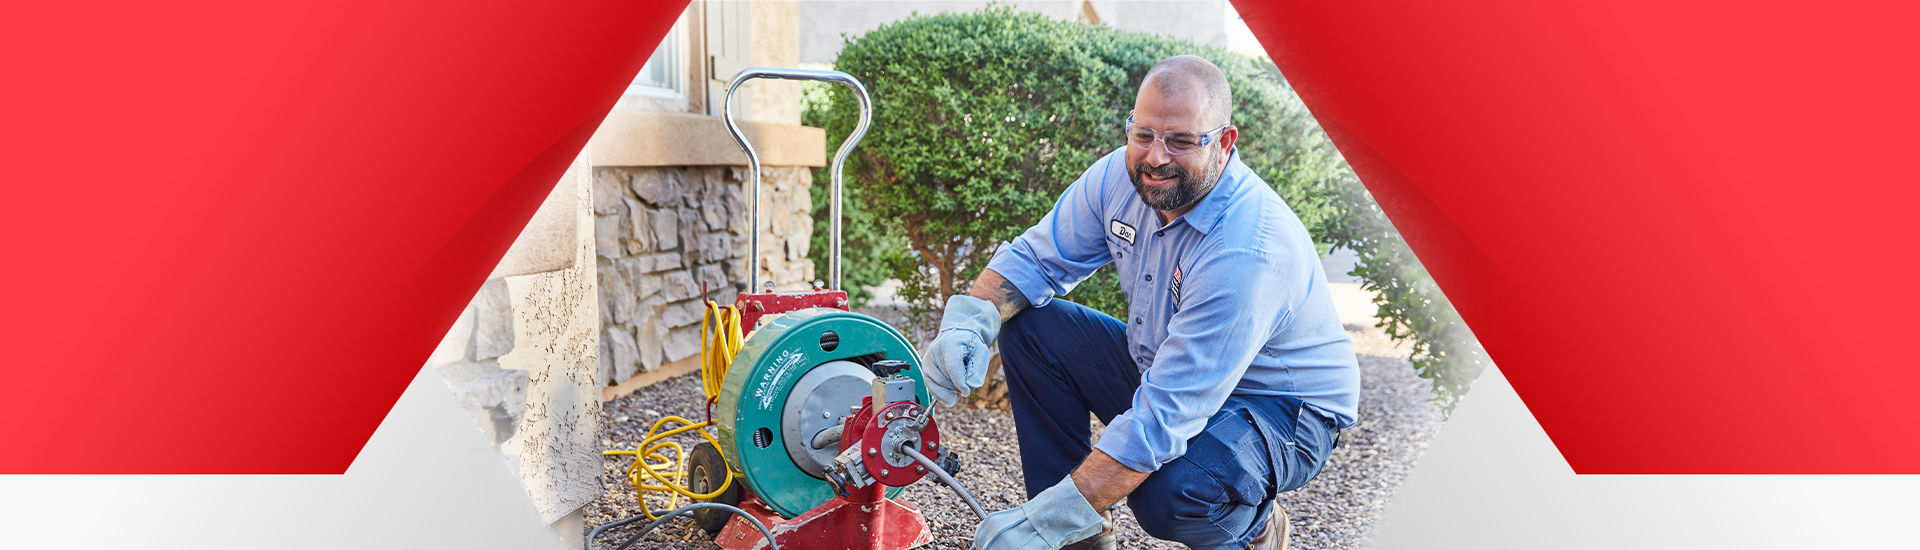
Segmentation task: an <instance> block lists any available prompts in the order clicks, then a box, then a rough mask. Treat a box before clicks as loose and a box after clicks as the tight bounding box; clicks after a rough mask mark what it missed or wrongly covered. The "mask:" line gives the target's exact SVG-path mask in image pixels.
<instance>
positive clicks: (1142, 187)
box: [1127, 150, 1221, 210]
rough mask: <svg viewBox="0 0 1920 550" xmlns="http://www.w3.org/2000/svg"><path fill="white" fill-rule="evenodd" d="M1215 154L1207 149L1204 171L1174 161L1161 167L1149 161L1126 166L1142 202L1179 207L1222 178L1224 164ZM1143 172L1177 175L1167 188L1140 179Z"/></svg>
mask: <svg viewBox="0 0 1920 550" xmlns="http://www.w3.org/2000/svg"><path fill="white" fill-rule="evenodd" d="M1213 155H1214V152H1213V151H1212V150H1208V151H1207V153H1206V156H1207V160H1206V162H1205V163H1204V165H1205V166H1207V169H1206V173H1205V174H1200V175H1197V176H1196V175H1194V174H1193V173H1191V172H1188V171H1187V169H1185V168H1182V167H1180V165H1178V164H1174V163H1171V162H1169V163H1167V164H1165V165H1163V166H1159V167H1152V166H1147V164H1146V163H1144V162H1141V163H1135V164H1134V165H1133V166H1131V167H1129V168H1128V169H1127V177H1128V179H1131V180H1133V191H1134V193H1138V194H1139V195H1140V202H1144V203H1147V206H1150V207H1153V209H1154V210H1179V209H1180V208H1181V207H1184V206H1187V205H1190V204H1193V203H1194V201H1197V200H1200V197H1203V196H1206V194H1207V192H1208V191H1212V190H1213V186H1214V184H1215V183H1218V182H1219V181H1220V168H1221V167H1220V166H1219V163H1217V162H1214V161H1215V159H1214V158H1213ZM1142 175H1150V176H1153V177H1157V178H1174V181H1173V185H1172V186H1171V187H1167V188H1164V189H1153V188H1148V187H1147V185H1146V183H1145V182H1144V181H1142V179H1141V176H1142Z"/></svg>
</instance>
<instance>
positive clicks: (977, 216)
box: [803, 6, 1477, 407]
mask: <svg viewBox="0 0 1920 550" xmlns="http://www.w3.org/2000/svg"><path fill="white" fill-rule="evenodd" d="M1181 54H1191V55H1198V56H1200V57H1203V58H1206V59H1207V60H1209V61H1212V62H1213V63H1214V64H1216V65H1219V66H1220V68H1221V69H1222V70H1223V71H1225V72H1226V74H1227V79H1228V83H1229V85H1230V86H1231V87H1232V89H1233V97H1234V114H1233V123H1234V125H1235V126H1238V127H1239V128H1240V136H1241V137H1240V140H1239V142H1238V144H1237V146H1238V148H1239V152H1240V157H1241V160H1242V161H1243V162H1245V163H1246V164H1247V165H1248V166H1249V167H1251V168H1252V169H1253V170H1254V171H1255V172H1256V173H1258V174H1259V175H1260V176H1261V177H1262V178H1263V179H1265V180H1266V181H1267V182H1268V183H1269V184H1271V185H1273V187H1274V189H1275V190H1276V191H1278V192H1279V194H1280V196H1281V197H1282V198H1283V199H1284V200H1286V202H1287V204H1288V205H1289V206H1290V207H1292V208H1293V210H1294V212H1295V213H1296V214H1298V215H1299V216H1300V219H1301V221H1302V222H1304V223H1305V224H1306V225H1307V227H1308V229H1309V230H1311V231H1313V233H1314V235H1315V236H1316V239H1318V240H1319V241H1320V242H1319V245H1320V248H1321V250H1322V251H1323V252H1324V251H1325V250H1326V249H1327V247H1328V246H1329V245H1336V244H1337V245H1343V246H1347V247H1349V248H1353V249H1354V250H1356V251H1359V252H1361V268H1360V269H1359V270H1356V273H1355V274H1356V275H1358V276H1360V277H1362V278H1363V279H1365V280H1366V281H1367V284H1368V285H1369V287H1371V288H1373V289H1375V290H1378V291H1381V296H1382V300H1383V301H1385V302H1387V303H1384V304H1383V305H1382V307H1381V313H1382V315H1383V318H1382V320H1381V323H1380V326H1382V327H1385V328H1387V330H1388V332H1389V333H1390V334H1392V335H1393V336H1394V337H1395V338H1398V339H1410V340H1413V341H1414V342H1415V344H1414V347H1415V357H1414V361H1415V364H1416V368H1417V369H1421V372H1422V375H1423V376H1427V377H1428V378H1429V379H1431V380H1434V381H1435V389H1436V391H1437V392H1438V393H1439V394H1440V395H1441V396H1442V398H1441V401H1442V404H1443V406H1447V407H1450V406H1451V403H1452V402H1453V400H1455V399H1457V392H1458V390H1463V389H1464V388H1465V385H1464V383H1463V381H1470V380H1471V377H1464V378H1463V376H1464V374H1460V375H1456V374H1455V373H1453V372H1452V371H1451V370H1450V368H1451V367H1449V366H1448V365H1449V364H1450V363H1449V361H1450V360H1451V359H1452V357H1454V356H1455V355H1458V354H1460V353H1461V352H1459V351H1457V350H1459V349H1461V348H1459V347H1458V346H1456V345H1452V344H1445V343H1439V342H1438V341H1437V340H1435V341H1428V340H1426V338H1429V337H1434V338H1438V337H1440V336H1441V335H1448V334H1454V333H1458V332H1464V331H1461V330H1455V329H1453V328H1449V327H1454V326H1458V325H1459V324H1458V322H1457V317H1453V316H1451V314H1452V310H1451V308H1450V307H1448V306H1447V305H1446V303H1445V301H1444V298H1442V299H1440V300H1434V299H1433V298H1434V297H1437V296H1439V294H1438V292H1437V291H1432V292H1428V291H1414V290H1408V291H1405V292H1402V291H1401V290H1400V289H1402V288H1409V289H1411V288H1415V287H1418V288H1422V289H1430V287H1431V283H1430V282H1428V283H1425V285H1426V286H1424V287H1422V286H1420V284H1419V283H1417V282H1414V281H1424V280H1426V279H1425V272H1424V271H1423V270H1421V269H1420V267H1419V264H1418V262H1417V261H1413V259H1412V258H1413V257H1412V254H1410V253H1407V254H1397V253H1395V252H1393V251H1395V250H1399V249H1404V248H1405V245H1404V244H1402V243H1400V241H1399V238H1398V235H1397V234H1394V233H1393V232H1392V226H1391V225H1387V224H1385V222H1384V218H1383V217H1380V216H1379V214H1378V208H1377V207H1374V206H1373V203H1372V200H1371V198H1370V197H1369V196H1368V195H1367V194H1366V192H1365V190H1364V188H1362V187H1361V186H1360V185H1359V183H1358V180H1357V179H1355V178H1353V176H1352V171H1351V170H1350V169H1349V168H1348V167H1347V166H1346V164H1345V163H1344V162H1343V161H1341V160H1340V157H1339V154H1338V153H1337V152H1336V151H1334V149H1333V147H1332V145H1331V144H1330V143H1329V142H1328V141H1327V139H1326V136H1325V135H1324V134H1323V133H1322V132H1321V131H1320V129H1319V126H1318V125H1317V124H1316V123H1315V122H1314V120H1313V118H1312V116H1311V115H1310V114H1309V113H1308V112H1307V110H1306V108H1305V106H1304V105H1303V104H1302V103H1301V102H1300V100H1299V98H1298V97H1297V96H1295V95H1294V93H1293V91H1292V90H1291V89H1290V88H1289V87H1288V86H1287V84H1286V83H1285V81H1284V80H1282V79H1281V78H1280V75H1279V73H1278V71H1277V69H1275V68H1274V66H1273V63H1271V62H1270V61H1267V60H1265V59H1256V58H1250V57H1247V56H1243V55H1239V54H1235V53H1232V52H1228V51H1226V50H1223V49H1219V48H1213V47H1207V46H1202V45H1198V44H1194V43H1192V42H1190V41H1185V40H1177V39H1171V38H1166V37H1162V36H1158V35H1152V34H1146V33H1138V32H1129V31H1121V30H1116V29H1112V28H1109V27H1101V26H1089V25H1083V24H1079V23H1071V22H1065V21H1056V20H1052V19H1049V18H1046V17H1044V16H1041V15H1039V14H1034V13H1019V12H1016V11H1014V10H1013V9H1012V8H1011V7H1006V6H998V7H990V8H986V9H984V10H981V11H976V12H971V13H954V14H940V15H931V16H916V17H913V18H910V19H907V20H903V21H899V22H896V23H893V24H889V25H886V26H883V27H881V28H879V29H875V30H874V31H872V32H869V33H867V34H865V35H863V36H859V37H853V38H849V39H848V40H847V43H846V46H845V48H843V49H842V50H841V53H840V57H839V59H837V60H836V61H835V64H834V66H835V68H836V69H838V70H841V71H846V72H847V73H850V74H852V75H854V76H855V77H857V78H859V79H860V80H861V82H863V83H864V84H865V85H866V86H867V89H868V90H869V92H870V93H871V95H872V99H873V106H874V113H873V124H872V127H871V128H870V129H869V130H868V132H867V135H866V138H865V139H864V140H863V141H862V142H861V144H860V146H859V148H857V149H855V151H854V155H853V156H852V158H850V159H849V160H848V168H847V170H848V171H847V174H846V184H847V189H846V196H845V211H846V213H847V225H846V229H845V235H846V237H847V242H846V249H845V252H844V255H845V259H846V261H845V262H844V264H843V276H844V278H845V284H846V286H847V287H848V289H849V290H850V291H852V292H854V294H855V296H854V298H855V303H862V302H863V301H864V300H865V299H866V298H867V296H866V294H865V292H864V288H863V287H865V286H872V285H878V284H880V283H881V282H882V281H885V280H887V279H890V278H891V279H899V280H900V281H902V282H903V283H904V284H903V287H902V288H901V292H900V295H901V297H902V298H903V299H905V300H906V301H908V303H909V308H908V309H909V317H910V318H911V319H913V320H914V323H915V325H917V327H916V328H918V329H919V330H914V331H912V332H916V333H920V334H925V333H926V332H925V329H927V328H929V327H930V326H931V325H932V324H933V323H935V322H937V318H936V316H937V314H938V312H939V310H940V306H941V304H943V303H944V302H945V299H946V297H947V296H949V295H952V294H956V293H964V292H966V291H967V284H968V283H969V282H971V281H972V280H973V278H974V277H976V276H977V275H978V274H979V272H980V270H981V269H982V268H984V267H985V265H986V262H987V260H988V259H989V258H990V257H991V256H992V253H993V250H994V248H995V247H996V246H997V245H998V243H1000V242H1003V241H1007V240H1010V239H1012V238H1014V237H1016V236H1018V235H1019V234H1020V233H1021V232H1022V231H1024V230H1025V229H1026V228H1027V227H1029V226H1031V225H1033V223H1035V222H1037V221H1038V220H1039V219H1040V217H1041V216H1044V215H1045V214H1046V212H1047V211H1048V209H1049V208H1051V207H1052V205H1053V202H1054V201H1055V199H1057V198H1058V197H1059V195H1060V193H1061V192H1062V191H1064V190H1065V189H1066V187H1067V185H1069V184H1071V183H1072V182H1073V181H1074V179H1076V178H1078V177H1079V175H1080V173H1081V172H1082V171H1084V170H1086V169H1087V168H1088V167H1089V165H1091V164H1092V163H1093V161H1094V160H1096V159H1098V158H1099V157H1101V156H1102V155H1105V154H1107V153H1108V152H1111V151H1112V150H1114V149H1115V148H1118V147H1120V146H1122V145H1123V144H1124V140H1123V139H1122V129H1123V126H1124V119H1125V118H1126V115H1127V112H1128V110H1129V109H1131V108H1132V106H1133V100H1134V92H1135V90H1137V89H1138V88H1139V85H1140V81H1141V79H1143V78H1144V77H1145V76H1146V73H1147V70H1148V69H1150V68H1152V66H1153V65H1154V64H1155V63H1157V62H1159V61H1160V60H1162V59H1165V58H1167V57H1171V56H1174V55H1181ZM857 109H858V107H857V104H856V102H855V100H854V99H853V97H852V95H851V94H849V93H846V91H845V89H844V88H841V87H838V86H813V87H809V88H808V90H807V92H806V101H805V112H804V114H803V119H804V122H806V123H807V124H809V125H815V126H819V127H822V128H825V129H826V130H827V134H828V143H829V151H831V150H832V148H833V147H837V146H838V143H839V142H840V141H841V140H843V139H845V137H846V136H847V135H848V134H849V133H850V132H851V131H852V129H853V126H854V124H855V123H856V122H857V120H858V110H857ZM815 181H816V183H817V184H816V185H815V186H814V188H813V189H814V193H815V195H814V198H815V200H814V205H815V208H816V209H817V211H818V212H819V214H820V215H817V216H816V217H815V220H816V227H815V231H814V239H815V240H816V242H815V244H814V246H813V247H812V250H813V254H814V255H815V257H814V262H815V265H818V266H822V267H824V266H825V265H827V263H826V258H825V257H824V254H826V251H827V247H826V243H825V239H826V238H827V226H826V216H825V212H826V208H827V207H828V202H827V198H826V193H827V189H826V187H827V186H826V185H824V183H825V182H826V181H827V177H826V174H825V171H824V169H823V170H822V171H821V172H819V173H818V174H817V175H816V178H815ZM1369 216H1371V217H1369ZM1382 231H1384V232H1382ZM1395 246H1398V247H1399V248H1398V249H1396V248H1394V247H1395ZM1067 298H1069V299H1072V300H1074V301H1076V302H1079V303H1081V304H1085V305H1087V306H1089V307H1093V308H1095V309H1099V310H1101V311H1104V312H1107V313H1108V314H1111V315H1114V316H1116V317H1125V315H1126V307H1127V306H1126V299H1125V297H1124V296H1123V295H1122V294H1121V292H1120V287H1119V284H1118V281H1116V280H1115V279H1114V275H1113V270H1112V269H1110V268H1102V269H1101V270H1099V271H1098V272H1096V273H1095V274H1094V276H1093V277H1092V278H1090V279H1088V280H1087V281H1086V282H1084V283H1082V284H1081V285H1080V286H1079V287H1077V288H1075V289H1074V291H1073V293H1072V294H1071V295H1070V296H1067ZM1407 300H1424V302H1422V303H1421V304H1420V305H1419V307H1414V306H1411V305H1409V303H1408V302H1407ZM1442 310H1444V311H1442ZM1416 317H1417V319H1416ZM1474 374H1477V371H1476V372H1474ZM1443 381H1444V382H1443Z"/></svg>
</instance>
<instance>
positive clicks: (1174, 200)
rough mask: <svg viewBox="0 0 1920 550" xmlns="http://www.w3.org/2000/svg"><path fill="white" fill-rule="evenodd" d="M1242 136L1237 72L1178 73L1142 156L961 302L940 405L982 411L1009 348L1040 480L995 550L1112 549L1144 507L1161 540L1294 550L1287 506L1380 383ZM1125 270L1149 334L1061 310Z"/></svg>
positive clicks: (1160, 92) (1023, 447) (1159, 75)
mask: <svg viewBox="0 0 1920 550" xmlns="http://www.w3.org/2000/svg"><path fill="white" fill-rule="evenodd" d="M1231 116H1232V96H1231V94H1230V93H1229V90H1228V89H1227V80H1226V76H1225V75H1224V74H1223V73H1221V71H1220V69H1219V68H1218V67H1215V66H1214V65H1213V64H1212V63H1209V62H1207V61H1205V60H1203V59H1200V58H1198V57H1191V56H1180V57H1174V58H1169V59H1167V60H1164V61H1161V62H1160V63H1159V64H1158V65H1156V66H1154V68H1153V69H1152V70H1151V71H1150V72H1148V74H1147V77H1146V79H1145V80H1144V81H1143V82H1142V83H1141V85H1140V90H1139V92H1138V95H1137V96H1136V97H1135V101H1134V110H1133V113H1132V115H1131V116H1130V117H1129V118H1128V121H1127V125H1126V136H1125V137H1126V141H1127V144H1126V145H1125V146H1123V147H1121V148H1120V149H1118V150H1116V151H1114V152H1113V153H1111V154H1108V155H1107V156H1106V157H1104V158H1102V159H1100V160H1099V161H1098V162H1096V163H1095V164H1094V165H1093V167H1091V168H1089V169H1088V170H1087V171H1086V172H1085V173H1084V174H1082V175H1081V177H1080V179H1079V180H1078V181H1075V182H1074V183H1073V184H1072V185H1071V186H1069V187H1068V188H1067V190H1066V192H1065V193H1064V194H1063V195H1061V197H1060V200H1059V201H1058V202H1056V203H1055V204H1054V206H1053V210H1052V211H1051V212H1049V213H1047V215H1046V217H1045V218H1043V219H1041V220H1040V223H1039V224H1038V225H1035V226H1033V227H1032V228H1031V229H1028V230H1027V232H1026V233H1025V234H1022V235H1021V236H1020V237H1019V238H1018V239H1016V240H1014V241H1013V242H1011V243H1008V244H1006V245H1003V246H1001V247H1000V249H999V250H998V251H996V252H995V253H994V256H993V260H992V261H991V263H989V264H988V266H987V269H986V270H985V271H983V272H982V273H981V274H980V277H979V279H977V280H975V281H974V283H973V287H972V290H971V291H970V292H969V295H967V296H953V297H952V298H950V299H949V300H948V301H947V307H946V312H945V315H944V317H943V318H942V320H941V326H940V334H939V336H937V337H936V338H935V339H934V341H933V346H932V349H931V350H930V352H929V354H928V355H929V357H928V358H927V360H926V363H927V368H926V369H925V370H926V377H927V383H928V389H929V391H931V392H932V393H933V394H934V396H935V398H936V399H937V400H939V401H940V402H942V403H945V404H947V405H949V406H951V405H953V404H954V403H956V402H957V401H958V400H959V398H960V397H961V396H963V395H966V394H969V393H972V392H973V390H974V389H976V388H978V387H979V386H980V385H981V384H983V383H984V382H985V379H986V363H987V359H988V356H989V352H988V345H990V344H992V343H993V342H994V341H995V340H996V339H998V341H999V343H1000V353H1001V356H1002V360H1003V363H1004V365H1005V370H1006V376H1007V383H1008V385H1009V391H1008V395H1009V399H1010V400H1011V401H1012V403H1013V415H1014V422H1015V426H1016V428H1017V430H1018V438H1019V443H1020V459H1021V465H1022V468H1023V470H1024V474H1025V475H1026V487H1027V497H1028V501H1027V503H1026V504H1024V505H1021V506H1019V507H1017V508H1014V509H1011V510H1006V511H1002V512H998V513H995V514H993V515H991V516H989V517H988V518H987V519H986V521H984V522H982V523H981V525H980V528H979V532H978V533H977V535H976V538H975V540H974V547H975V548H990V549H1016V548H1019V549H1024V548H1063V547H1075V548H1078V547H1087V548H1111V547H1113V532H1112V527H1111V524H1110V523H1109V522H1107V521H1105V516H1106V515H1107V513H1108V511H1109V510H1111V509H1112V508H1113V507H1116V506H1117V505H1118V504H1119V502H1120V501H1121V499H1123V498H1125V499H1126V500H1127V501H1128V503H1129V505H1130V506H1131V507H1132V509H1133V512H1134V515H1135V516H1136V517H1138V518H1139V521H1140V525H1141V527H1143V528H1144V529H1145V530H1146V532H1147V533H1148V534H1150V535H1153V536H1154V537H1158V538H1161V539H1167V540H1171V541H1175V542H1179V543H1182V544H1186V545H1188V546H1191V547H1193V548H1205V549H1213V548H1234V549H1238V548H1248V547H1250V546H1251V547H1254V548H1282V547H1284V545H1285V538H1286V514H1285V512H1284V511H1280V510H1277V508H1278V507H1277V506H1276V505H1275V503H1276V500H1275V497H1276V495H1277V494H1278V493H1281V492H1285V491H1290V490H1293V489H1295V488H1298V487H1300V486H1302V485H1305V484H1306V483H1307V481H1309V480H1311V479H1313V477H1314V476H1315V475H1317V474H1319V473H1320V469H1321V467H1322V466H1323V465H1325V464H1326V460H1327V455H1328V453H1330V452H1331V451H1332V450H1333V445H1334V441H1335V436H1336V434H1337V433H1338V431H1339V430H1340V429H1343V428H1345V427H1347V426H1349V425H1351V424H1353V422H1354V417H1355V414H1356V408H1357V400H1358V394H1359V391H1360V372H1359V368H1358V366H1357V364H1356V362H1355V359H1354V355H1353V346H1352V343H1351V342H1350V341H1349V340H1348V339H1347V334H1346V331H1345V330H1344V329H1343V328H1342V327H1341V325H1340V319H1339V318H1338V317H1337V316H1336V315H1335V314H1334V308H1333V301H1332V299H1331V298H1330V297H1329V296H1328V294H1327V280H1326V274H1325V273H1324V272H1323V270H1322V269H1321V267H1320V261H1319V256H1318V254H1317V252H1316V250H1315V249H1314V245H1313V242H1312V240H1311V239H1310V238H1309V237H1308V235H1307V231H1306V228H1305V227H1304V226H1303V225H1302V224H1301V222H1300V219H1299V218H1298V217H1297V216H1295V215H1294V213H1293V211H1292V210H1291V209H1289V208H1288V207H1287V205H1286V204H1285V203H1282V202H1281V200H1280V197H1279V195H1277V194H1275V193H1274V191H1273V189H1272V188H1271V187H1269V186H1268V185H1267V183H1266V182H1265V181H1262V180H1261V179H1260V177H1259V176H1257V175H1255V174H1254V173H1253V171H1252V170H1251V169H1249V168H1248V167H1247V165H1246V164H1243V163H1242V162H1241V161H1240V159H1239V157H1238V156H1237V154H1236V152H1235V149H1234V147H1233V146H1234V143H1235V141H1236V140H1238V139H1239V130H1238V129H1237V128H1235V127H1234V126H1233V125H1232V124H1231V123H1230V122H1229V120H1230V119H1231ZM1109 263H1111V264H1114V268H1115V269H1116V270H1117V272H1118V274H1119V277H1120V284H1121V287H1122V288H1123V289H1124V290H1125V292H1126V295H1127V302H1128V311H1127V318H1125V319H1114V318H1113V317H1110V316H1107V315H1105V314H1102V313H1100V312H1097V311H1094V310H1092V309H1088V308H1086V307H1084V306H1080V305H1078V304H1074V303H1071V302H1068V301H1065V300H1060V299H1055V298H1054V297H1055V296H1056V295H1060V294H1066V293H1067V292H1068V291H1070V290H1072V289H1073V287H1074V285H1075V284H1078V283H1079V282H1080V281H1082V280H1084V279H1086V277H1087V276H1088V275H1090V274H1092V273H1093V271H1094V270H1095V269H1098V268H1100V267H1101V266H1104V265H1107V264H1109ZM1088 413H1092V414H1093V415H1095V416H1097V417H1099V418H1100V420H1101V421H1102V422H1104V423H1105V424H1106V426H1107V428H1106V431H1105V432H1104V433H1103V435H1102V436H1101V438H1100V442H1099V444H1098V445H1090V444H1089V439H1090V438H1091V435H1092V434H1091V428H1090V427H1089V425H1088V422H1087V415H1088Z"/></svg>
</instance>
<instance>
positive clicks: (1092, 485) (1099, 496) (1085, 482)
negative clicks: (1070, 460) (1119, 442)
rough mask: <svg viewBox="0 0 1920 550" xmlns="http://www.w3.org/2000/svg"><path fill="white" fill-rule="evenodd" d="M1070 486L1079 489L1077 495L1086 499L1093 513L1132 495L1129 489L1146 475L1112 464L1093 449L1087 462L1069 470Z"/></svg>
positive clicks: (1137, 484)
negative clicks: (1071, 484)
mask: <svg viewBox="0 0 1920 550" xmlns="http://www.w3.org/2000/svg"><path fill="white" fill-rule="evenodd" d="M1072 477H1073V485H1074V487H1076V488H1078V489H1080V496H1083V497H1086V498H1087V504H1092V505H1093V509H1094V510H1100V511H1105V510H1106V509H1108V508H1112V507H1113V505H1115V504H1119V503H1120V499H1123V498H1127V495H1129V494H1132V493H1133V488H1135V487H1139V486H1140V482H1142V481H1146V480H1147V474H1145V473H1141V472H1136V471H1133V470H1132V469H1130V468H1127V467H1126V466H1123V465H1121V464H1120V462H1118V461H1115V460H1114V459H1113V457H1111V456H1107V453H1105V452H1103V451H1101V450H1099V449H1094V450H1093V453H1092V454H1089V455H1087V459H1086V460H1085V461H1082V462H1081V463H1080V467H1079V468H1075V469H1074V470H1073V476H1072Z"/></svg>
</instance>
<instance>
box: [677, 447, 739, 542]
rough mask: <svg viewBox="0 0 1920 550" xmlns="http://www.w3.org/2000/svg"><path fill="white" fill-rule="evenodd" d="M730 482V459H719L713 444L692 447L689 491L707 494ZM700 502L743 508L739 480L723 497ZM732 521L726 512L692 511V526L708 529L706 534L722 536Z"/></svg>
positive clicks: (729, 514)
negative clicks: (728, 461)
mask: <svg viewBox="0 0 1920 550" xmlns="http://www.w3.org/2000/svg"><path fill="white" fill-rule="evenodd" d="M726 481H727V459H726V457H723V456H720V449H718V448H715V447H714V446H713V444H712V443H707V442H704V441H702V442H700V444H699V445H694V446H693V452H691V453H689V454H688V456H687V488H688V489H692V490H693V492H695V493H701V494H706V493H709V492H712V491H713V488H714V487H719V486H720V484H721V483H725V482H726ZM700 502H717V503H720V504H725V505H728V506H739V505H740V480H739V479H735V480H733V484H732V485H728V486H727V490H726V491H724V492H722V493H720V496H717V497H714V498H712V499H707V500H702V501H700ZM731 517H733V514H732V513H729V512H727V511H726V510H715V509H712V508H706V509H701V510H694V511H693V523H694V524H696V525H699V526H700V528H701V529H705V530H706V531H707V534H714V533H719V532H720V529H721V528H723V527H726V526H727V519H728V518H731Z"/></svg>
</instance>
